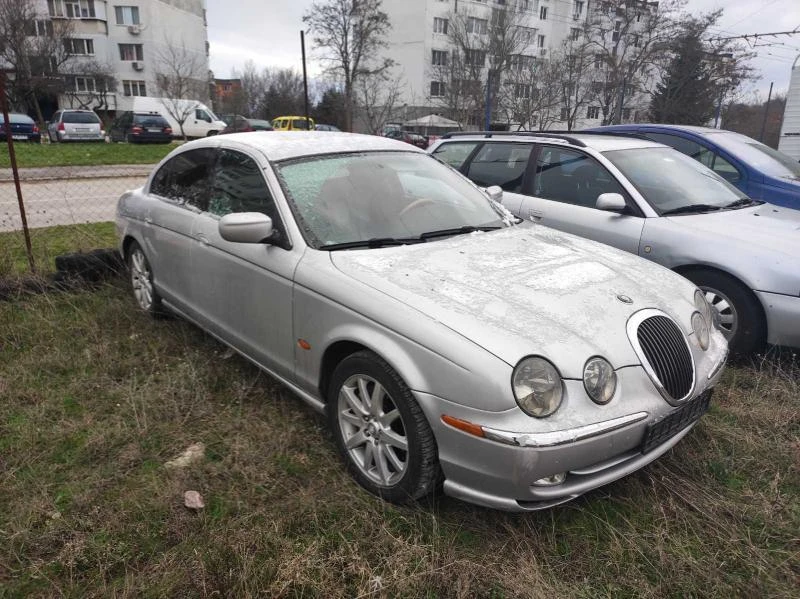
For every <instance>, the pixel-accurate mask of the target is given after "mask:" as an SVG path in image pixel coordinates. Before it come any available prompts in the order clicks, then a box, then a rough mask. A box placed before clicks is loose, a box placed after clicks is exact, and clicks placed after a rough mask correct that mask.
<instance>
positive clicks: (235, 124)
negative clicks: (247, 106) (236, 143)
mask: <svg viewBox="0 0 800 599" xmlns="http://www.w3.org/2000/svg"><path fill="white" fill-rule="evenodd" d="M272 130H273V127H272V123H270V122H269V121H264V120H261V119H248V118H246V117H243V116H241V115H236V116H235V117H234V118H233V119H232V120H231V122H230V123H228V126H227V127H225V128H224V129H223V130H222V131H220V133H245V132H247V131H272Z"/></svg>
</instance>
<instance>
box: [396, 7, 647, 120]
mask: <svg viewBox="0 0 800 599" xmlns="http://www.w3.org/2000/svg"><path fill="white" fill-rule="evenodd" d="M622 7H623V8H622V9H620V3H619V2H598V1H594V0H383V10H384V11H385V12H386V13H387V14H388V16H389V19H390V21H391V24H392V30H391V33H390V36H389V40H388V41H389V48H388V49H387V51H386V55H387V56H388V57H390V58H391V59H393V60H394V61H395V63H396V69H395V75H396V77H397V79H399V80H402V81H403V86H402V89H401V93H400V97H399V100H398V102H397V105H398V106H399V109H397V110H396V111H395V117H396V118H397V119H398V120H408V119H413V118H416V117H419V116H421V115H423V114H429V113H436V114H440V115H442V116H445V117H447V118H452V119H455V120H457V121H459V122H462V124H463V125H464V126H467V127H474V126H482V125H483V121H484V117H483V115H479V114H476V112H475V110H473V111H472V112H470V110H468V109H467V107H466V106H464V107H463V109H462V107H461V106H460V105H459V102H460V100H459V99H458V98H456V97H455V96H456V95H458V94H459V93H461V94H462V95H464V92H465V90H469V89H472V90H474V91H473V93H472V94H471V95H472V97H478V96H479V95H480V93H479V92H478V91H477V90H478V88H482V89H483V90H484V92H483V93H485V89H486V87H487V86H486V80H487V77H488V74H487V72H488V71H489V70H490V69H492V68H493V67H492V59H493V54H496V53H497V52H504V51H505V52H510V53H511V54H512V55H511V56H510V57H508V60H503V61H502V62H503V64H504V67H503V68H502V69H495V70H494V71H493V75H492V76H494V77H496V78H498V79H500V81H496V82H494V83H493V85H495V87H496V89H498V90H500V89H502V90H505V92H504V93H510V94H513V95H515V96H517V97H518V98H519V97H527V96H530V95H531V94H535V93H536V91H535V90H532V89H531V87H532V86H531V85H530V84H528V83H519V82H517V83H515V82H514V78H513V77H512V76H510V75H511V74H512V72H513V71H522V70H524V69H525V68H527V67H528V66H529V65H531V64H533V62H534V61H544V60H549V59H550V57H551V55H552V56H553V57H554V59H561V60H563V59H564V58H565V57H564V55H563V46H564V44H565V42H569V41H575V42H577V41H578V40H579V39H581V37H582V36H583V34H584V28H585V26H586V24H587V22H589V20H590V19H592V20H594V21H595V22H596V21H597V20H598V19H602V20H604V21H606V22H607V23H606V24H605V25H604V26H607V28H608V40H609V42H610V43H615V42H617V41H618V40H619V38H620V35H621V34H620V30H621V27H622V24H623V22H624V21H625V19H624V18H623V17H618V16H617V15H618V14H621V13H619V11H620V10H622V11H626V10H628V11H630V10H636V11H640V12H643V11H647V10H649V9H651V8H653V7H657V3H650V2H646V1H642V0H628V3H627V7H625V4H623V5H622ZM503 19H506V20H507V21H508V22H505V21H503ZM504 23H505V24H504ZM498 24H500V25H499V26H500V28H501V29H504V31H503V34H502V36H501V37H503V38H504V40H506V41H502V42H496V41H492V40H491V39H489V38H491V36H492V34H491V33H490V32H491V31H492V29H493V28H494V29H495V31H496V28H497V26H498ZM626 27H627V29H628V30H630V26H628V25H626ZM635 28H636V25H633V29H635ZM615 29H616V31H615ZM629 32H630V31H628V33H629ZM509 37H513V40H514V41H512V42H511V44H509V43H508V42H507V40H508V38H509ZM481 38H484V39H485V40H486V41H484V42H483V44H484V45H483V46H482V45H481V42H480V39H481ZM630 38H631V41H632V43H638V42H636V41H635V36H630ZM622 43H625V41H623V42H622ZM503 44H505V46H503ZM509 46H513V47H509ZM467 47H469V48H470V49H465V48H467ZM498 47H500V50H498V49H497V48H498ZM495 58H496V57H495ZM456 61H458V62H459V65H458V68H455V67H456ZM594 68H595V69H596V70H597V71H598V73H597V77H596V79H597V81H595V82H592V83H593V85H594V87H595V88H598V87H599V86H600V85H601V82H600V81H601V80H602V79H603V77H602V76H601V75H602V73H600V70H601V69H602V68H603V64H602V61H600V60H597V61H595V64H594ZM459 70H460V74H459V73H457V72H458V71H459ZM503 85H505V87H503ZM587 85H588V84H587ZM509 86H511V87H509ZM456 88H457V89H456ZM496 93H497V95H499V92H496ZM473 104H476V102H473ZM498 104H499V102H495V103H493V105H492V114H491V121H492V123H493V124H496V125H497V126H501V127H502V126H504V125H505V126H513V125H516V126H523V127H525V128H529V127H530V128H535V127H537V123H536V122H517V123H512V121H513V120H514V119H513V116H509V115H508V114H500V113H499V112H498V111H500V110H502V107H501V106H499V105H498ZM640 104H641V102H640V101H639V99H637V98H634V97H633V96H629V97H628V98H627V104H626V106H627V108H625V109H624V114H625V117H626V118H625V120H632V119H633V117H634V116H635V115H636V114H637V109H639V108H641V105H640ZM579 111H580V114H579V115H577V119H576V120H575V121H574V122H573V126H575V127H583V126H593V125H598V124H600V123H601V121H602V119H603V111H602V110H601V106H599V105H598V104H597V103H595V104H592V103H591V102H589V101H588V100H587V101H585V102H583V103H582V104H581V105H580V108H579ZM554 112H555V115H556V116H555V117H554V118H552V119H550V121H549V123H548V125H549V127H550V128H561V127H563V126H564V124H565V123H564V120H562V118H566V116H567V112H565V109H558V108H556V109H555V111H554ZM638 112H640V113H641V112H642V111H641V110H639V111H638ZM530 120H531V121H534V118H531V119H530Z"/></svg>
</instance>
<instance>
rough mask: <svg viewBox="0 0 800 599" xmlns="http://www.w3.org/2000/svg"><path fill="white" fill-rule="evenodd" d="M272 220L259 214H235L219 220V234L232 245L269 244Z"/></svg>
mask: <svg viewBox="0 0 800 599" xmlns="http://www.w3.org/2000/svg"><path fill="white" fill-rule="evenodd" d="M273 231H274V229H273V228H272V219H271V218H270V217H268V216H267V215H266V214H261V213H260V212H235V213H233V214H226V215H225V216H223V217H222V218H221V219H219V234H220V237H222V238H223V239H224V240H225V241H232V242H234V243H269V242H270V239H271V237H272V233H273Z"/></svg>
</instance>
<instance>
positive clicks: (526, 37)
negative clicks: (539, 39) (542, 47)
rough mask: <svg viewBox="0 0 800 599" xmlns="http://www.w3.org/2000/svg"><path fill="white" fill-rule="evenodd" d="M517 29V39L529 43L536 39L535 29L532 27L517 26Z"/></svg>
mask: <svg viewBox="0 0 800 599" xmlns="http://www.w3.org/2000/svg"><path fill="white" fill-rule="evenodd" d="M517 30H518V31H519V39H520V41H521V42H524V43H526V44H530V43H532V42H533V40H535V39H536V29H533V28H532V27H517Z"/></svg>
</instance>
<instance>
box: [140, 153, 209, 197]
mask: <svg viewBox="0 0 800 599" xmlns="http://www.w3.org/2000/svg"><path fill="white" fill-rule="evenodd" d="M213 154H214V151H213V150H212V149H210V148H200V149H197V150H189V151H188V152H182V153H180V154H178V155H177V156H175V157H174V158H171V159H170V160H169V161H167V162H166V163H164V165H163V166H162V167H161V168H160V169H159V170H158V172H157V173H156V174H155V176H154V177H153V182H152V183H151V184H150V193H154V194H156V195H159V196H161V197H164V198H169V199H170V200H173V201H175V202H179V203H186V204H187V205H189V206H193V207H195V208H198V209H199V210H207V209H208V189H209V184H210V180H211V177H210V172H211V160H212V159H213Z"/></svg>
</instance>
